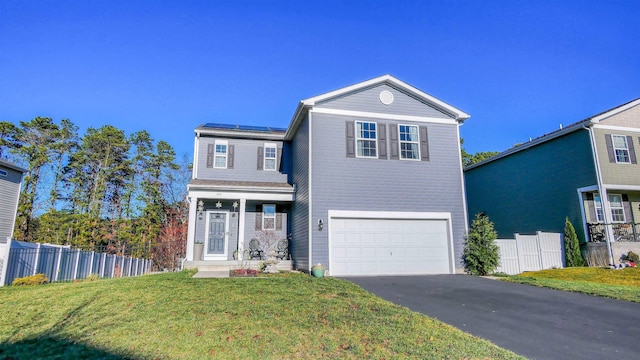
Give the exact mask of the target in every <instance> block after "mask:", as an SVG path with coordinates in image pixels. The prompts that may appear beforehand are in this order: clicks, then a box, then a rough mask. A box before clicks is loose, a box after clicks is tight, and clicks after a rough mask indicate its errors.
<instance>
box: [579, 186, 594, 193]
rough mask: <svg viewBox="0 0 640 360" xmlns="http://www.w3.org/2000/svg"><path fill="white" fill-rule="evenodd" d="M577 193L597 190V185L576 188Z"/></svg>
mask: <svg viewBox="0 0 640 360" xmlns="http://www.w3.org/2000/svg"><path fill="white" fill-rule="evenodd" d="M577 190H578V192H579V193H585V192H592V191H598V185H591V186H585V187H581V188H578V189H577Z"/></svg>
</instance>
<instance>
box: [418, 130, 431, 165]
mask: <svg viewBox="0 0 640 360" xmlns="http://www.w3.org/2000/svg"><path fill="white" fill-rule="evenodd" d="M420 159H421V160H422V161H429V133H428V132H427V127H426V126H420Z"/></svg>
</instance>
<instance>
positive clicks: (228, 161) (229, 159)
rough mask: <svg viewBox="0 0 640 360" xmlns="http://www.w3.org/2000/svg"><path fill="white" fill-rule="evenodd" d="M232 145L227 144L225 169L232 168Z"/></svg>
mask: <svg viewBox="0 0 640 360" xmlns="http://www.w3.org/2000/svg"><path fill="white" fill-rule="evenodd" d="M233 154H234V151H233V145H229V154H228V157H227V169H233Z"/></svg>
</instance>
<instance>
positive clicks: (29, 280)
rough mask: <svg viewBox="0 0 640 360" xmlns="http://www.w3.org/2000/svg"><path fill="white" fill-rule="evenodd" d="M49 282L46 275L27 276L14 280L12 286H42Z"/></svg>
mask: <svg viewBox="0 0 640 360" xmlns="http://www.w3.org/2000/svg"><path fill="white" fill-rule="evenodd" d="M48 282H49V279H47V277H46V276H45V275H44V274H35V275H31V276H25V277H21V278H15V279H13V283H11V285H14V286H21V285H42V284H46V283H48Z"/></svg>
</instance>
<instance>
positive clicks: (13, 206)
mask: <svg viewBox="0 0 640 360" xmlns="http://www.w3.org/2000/svg"><path fill="white" fill-rule="evenodd" d="M25 172H26V170H25V169H23V168H21V167H18V166H15V165H13V164H11V163H9V162H7V161H4V160H0V204H2V206H0V243H4V242H7V239H8V238H10V237H12V236H13V228H14V224H15V222H16V212H17V210H18V199H19V197H20V187H21V185H22V174H24V173H25Z"/></svg>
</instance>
